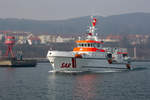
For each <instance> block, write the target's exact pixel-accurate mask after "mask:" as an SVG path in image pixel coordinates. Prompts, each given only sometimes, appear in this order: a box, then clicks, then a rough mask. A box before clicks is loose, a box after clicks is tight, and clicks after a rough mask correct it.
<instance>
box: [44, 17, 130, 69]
mask: <svg viewBox="0 0 150 100" xmlns="http://www.w3.org/2000/svg"><path fill="white" fill-rule="evenodd" d="M96 22H97V19H96V18H94V17H93V16H91V20H90V26H89V29H88V34H87V36H86V37H85V38H82V39H81V38H79V40H77V41H76V44H77V46H76V47H75V48H74V49H73V51H70V52H68V51H56V50H49V51H48V53H47V58H48V60H49V61H50V64H51V66H52V70H53V71H54V72H57V71H60V72H64V71H65V72H66V71H69V72H73V71H97V70H99V71H102V70H107V69H131V59H130V57H128V52H127V50H126V49H123V48H110V47H103V43H104V42H103V41H101V40H100V39H98V37H97V34H96V33H95V31H96V28H95V26H96Z"/></svg>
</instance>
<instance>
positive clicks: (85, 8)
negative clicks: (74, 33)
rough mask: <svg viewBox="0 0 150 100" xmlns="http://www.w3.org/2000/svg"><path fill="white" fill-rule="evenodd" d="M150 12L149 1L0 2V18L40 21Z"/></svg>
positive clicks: (34, 0) (27, 0)
mask: <svg viewBox="0 0 150 100" xmlns="http://www.w3.org/2000/svg"><path fill="white" fill-rule="evenodd" d="M132 12H150V0H0V18H25V19H40V20H55V19H66V18H73V17H79V16H87V15H100V16H108V15H116V14H123V13H132Z"/></svg>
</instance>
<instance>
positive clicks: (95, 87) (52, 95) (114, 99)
mask: <svg viewBox="0 0 150 100" xmlns="http://www.w3.org/2000/svg"><path fill="white" fill-rule="evenodd" d="M135 66H136V68H135V69H133V70H132V71H129V70H117V71H104V72H99V71H96V72H84V73H51V72H49V70H50V65H49V63H38V64H37V66H36V67H27V68H25V67H20V68H11V67H2V68H0V100H150V62H135Z"/></svg>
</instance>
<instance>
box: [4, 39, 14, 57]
mask: <svg viewBox="0 0 150 100" xmlns="http://www.w3.org/2000/svg"><path fill="white" fill-rule="evenodd" d="M5 44H6V45H7V46H8V48H7V51H6V53H5V56H9V53H10V54H11V57H14V53H13V51H12V49H13V46H14V44H15V37H14V36H6V37H5Z"/></svg>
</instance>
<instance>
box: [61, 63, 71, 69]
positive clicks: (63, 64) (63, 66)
mask: <svg viewBox="0 0 150 100" xmlns="http://www.w3.org/2000/svg"><path fill="white" fill-rule="evenodd" d="M70 67H71V63H62V64H61V68H70Z"/></svg>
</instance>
